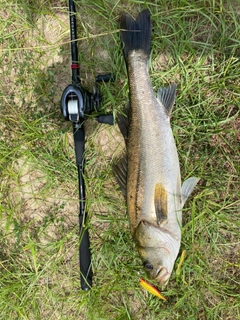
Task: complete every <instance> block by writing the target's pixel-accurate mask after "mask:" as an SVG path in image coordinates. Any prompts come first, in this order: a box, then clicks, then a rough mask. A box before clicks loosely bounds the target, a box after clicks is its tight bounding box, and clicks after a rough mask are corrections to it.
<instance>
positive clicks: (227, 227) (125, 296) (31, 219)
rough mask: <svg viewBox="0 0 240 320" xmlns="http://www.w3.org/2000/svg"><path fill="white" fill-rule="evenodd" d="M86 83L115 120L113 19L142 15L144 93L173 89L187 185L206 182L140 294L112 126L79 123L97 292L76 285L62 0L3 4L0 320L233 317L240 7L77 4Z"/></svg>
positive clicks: (238, 256)
mask: <svg viewBox="0 0 240 320" xmlns="http://www.w3.org/2000/svg"><path fill="white" fill-rule="evenodd" d="M76 4H77V12H78V14H77V24H78V29H79V30H78V37H79V38H80V40H79V51H80V52H79V55H80V60H81V65H82V69H81V77H82V79H83V83H84V85H85V86H86V88H89V89H90V90H91V87H92V85H93V84H94V77H95V76H96V75H97V74H98V73H104V72H114V73H115V75H116V82H115V83H109V84H103V85H101V87H100V90H101V92H102V94H103V98H104V100H103V101H104V102H103V105H102V110H103V111H104V112H105V111H111V110H113V113H114V115H115V116H116V115H117V114H118V112H119V111H120V110H121V108H123V107H124V105H125V103H126V102H127V99H128V98H127V97H128V83H127V76H126V68H125V66H124V60H123V56H122V51H121V44H120V41H119V34H118V25H117V17H118V15H119V14H120V13H121V12H122V11H128V12H130V13H132V14H135V13H137V12H138V11H140V10H141V9H143V8H145V7H148V8H149V9H150V11H151V13H152V21H153V36H152V52H151V63H150V74H151V79H152V83H153V87H154V88H155V90H157V88H158V87H160V86H163V85H166V83H170V82H173V81H175V82H176V83H177V85H178V92H177V102H176V106H175V108H174V110H173V113H172V119H171V123H172V128H173V132H174V136H175V139H176V143H177V148H178V152H179V158H180V164H181V173H182V178H183V180H184V179H186V178H187V177H189V176H191V175H195V176H199V177H200V178H201V180H200V182H199V184H198V186H197V187H196V189H195V192H194V194H193V196H192V197H191V199H190V200H189V201H188V202H187V204H186V207H185V209H184V225H183V238H182V246H181V252H182V251H183V250H186V258H185V260H184V263H183V265H182V266H181V269H180V272H177V273H176V270H177V264H178V263H179V260H180V256H179V257H178V259H177V262H176V266H175V269H174V272H173V275H172V277H171V280H170V282H169V285H168V286H167V288H166V289H165V290H164V292H163V294H164V296H166V297H167V302H163V301H161V300H158V299H157V298H156V297H154V296H151V295H150V294H148V293H147V292H145V291H144V290H143V289H142V288H141V287H140V286H139V284H138V279H139V277H144V273H143V269H142V266H141V262H140V259H139V257H138V256H137V254H136V251H135V248H134V244H133V242H132V239H131V236H130V230H129V225H128V218H127V215H126V207H125V203H124V199H123V197H122V195H121V192H120V191H119V188H118V186H117V184H116V182H115V179H114V177H113V174H112V170H111V166H112V164H113V162H114V158H115V157H116V156H117V155H119V154H121V153H122V152H123V146H124V144H123V139H122V138H121V136H120V134H119V131H118V129H117V127H111V128H110V127H107V126H105V125H97V126H96V124H95V122H94V120H93V119H92V117H88V119H87V120H86V126H85V127H86V136H87V143H86V177H87V179H86V189H87V196H88V198H87V208H88V212H89V217H90V220H89V227H90V234H91V247H92V260H93V270H94V286H93V288H92V290H91V291H89V292H82V291H80V290H79V269H78V268H79V267H78V245H79V237H78V218H77V215H78V198H77V196H78V189H77V187H78V186H77V172H76V168H75V164H74V163H75V159H74V150H73V141H72V133H71V125H70V124H69V123H67V122H64V120H63V119H62V116H61V112H60V107H59V105H60V98H61V94H62V91H63V90H64V88H65V87H66V86H67V85H68V84H69V83H70V81H71V74H70V71H69V64H70V51H69V44H68V41H69V28H68V15H67V3H66V1H62V0H38V1H34V2H32V1H23V0H10V1H8V2H7V1H5V0H3V1H2V2H1V4H0V23H1V28H0V30H1V31H0V51H1V55H0V61H1V83H0V108H1V117H0V128H1V136H0V155H1V156H0V159H1V160H0V170H1V185H0V197H1V204H0V222H1V223H0V241H1V251H0V258H1V264H0V270H1V276H0V309H1V319H4V320H5V319H34V320H35V319H54V320H55V319H61V320H62V319H68V320H70V319H86V320H87V319H93V320H95V319H96V320H108V319H119V320H120V319H121V320H125V319H132V320H135V319H149V320H152V319H188V320H191V319H194V320H195V319H224V320H226V319H231V320H234V319H240V311H239V310H240V289H239V288H240V241H239V227H240V204H239V137H240V136H239V105H240V80H239V76H240V72H239V70H240V60H239V56H240V41H239V39H240V27H239V26H240V6H239V3H238V2H237V1H230V0H228V1H224V2H223V1H213V0H212V1H211V0H198V1H193V0H189V1H185V0H181V1H180V0H174V1H172V2H171V3H169V2H167V1H137V0H135V1H133V0H131V1H122V0H121V1H116V2H115V3H114V4H113V2H112V1H109V0H99V1H97V2H96V1H92V0H88V1H86V0H83V1H78V0H76Z"/></svg>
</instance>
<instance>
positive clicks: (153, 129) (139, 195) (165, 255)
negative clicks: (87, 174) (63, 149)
mask: <svg viewBox="0 0 240 320" xmlns="http://www.w3.org/2000/svg"><path fill="white" fill-rule="evenodd" d="M119 24H120V39H121V41H122V43H123V53H124V58H125V62H126V66H127V73H128V84H129V92H130V106H129V107H128V108H126V113H127V117H124V116H123V115H122V116H119V118H118V120H117V122H118V125H119V128H120V131H121V132H122V134H123V136H124V138H125V141H126V149H127V152H126V156H124V157H123V158H122V159H121V160H119V162H118V163H117V164H116V165H115V166H114V168H113V171H114V173H115V175H116V178H117V180H118V182H119V184H120V187H121V189H122V191H123V193H124V195H125V196H126V202H127V212H128V216H129V221H130V230H131V234H132V238H133V240H134V242H135V245H136V249H137V252H138V254H139V256H140V257H141V259H142V263H143V267H144V269H145V271H146V274H147V276H148V278H149V279H152V280H156V281H157V282H158V283H159V285H161V286H165V285H166V284H167V283H168V281H169V278H170V276H171V274H172V271H173V268H174V263H175V260H176V258H177V256H178V253H179V249H180V244H181V226H182V208H183V206H184V204H185V203H186V201H187V199H188V197H189V196H190V194H191V193H192V191H193V189H194V187H195V185H196V184H197V183H198V181H199V178H197V177H190V178H188V179H187V180H186V181H185V182H184V183H183V185H181V174H180V165H179V159H178V153H177V148H176V144H175V140H174V136H173V133H172V129H171V126H170V115H171V111H172V108H173V105H174V103H175V96H176V85H175V84H174V83H172V84H170V85H168V86H167V87H163V88H160V89H159V90H158V92H157V94H155V92H154V90H153V87H152V84H151V81H150V75H149V70H148V64H149V58H150V45H151V17H150V11H149V10H148V9H145V10H143V11H142V12H140V13H139V15H138V16H137V18H136V19H134V18H132V17H131V16H130V15H128V14H126V13H123V14H122V15H121V16H120V18H119Z"/></svg>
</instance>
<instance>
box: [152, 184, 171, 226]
mask: <svg viewBox="0 0 240 320" xmlns="http://www.w3.org/2000/svg"><path fill="white" fill-rule="evenodd" d="M154 205H155V211H156V216H157V223H158V225H159V226H161V225H163V224H164V223H165V222H166V221H167V217H168V207H167V191H166V190H165V188H164V187H163V185H162V184H161V183H157V184H156V185H155V191H154Z"/></svg>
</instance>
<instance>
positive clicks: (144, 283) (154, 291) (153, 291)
mask: <svg viewBox="0 0 240 320" xmlns="http://www.w3.org/2000/svg"><path fill="white" fill-rule="evenodd" d="M139 281H140V285H141V286H142V287H143V288H144V289H146V290H147V291H148V292H150V293H151V294H153V295H154V296H156V297H158V298H160V299H162V300H164V301H166V300H167V299H166V298H165V297H164V296H163V295H161V293H160V291H158V289H157V288H155V287H154V286H153V285H151V284H150V283H149V282H147V281H146V280H144V279H140V280H139Z"/></svg>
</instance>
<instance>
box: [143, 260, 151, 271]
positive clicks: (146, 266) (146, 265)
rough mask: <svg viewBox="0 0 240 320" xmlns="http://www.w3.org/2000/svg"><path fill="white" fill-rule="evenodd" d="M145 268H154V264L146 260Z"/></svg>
mask: <svg viewBox="0 0 240 320" xmlns="http://www.w3.org/2000/svg"><path fill="white" fill-rule="evenodd" d="M144 268H145V269H146V270H148V271H149V270H152V269H153V265H152V264H151V263H149V262H144Z"/></svg>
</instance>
